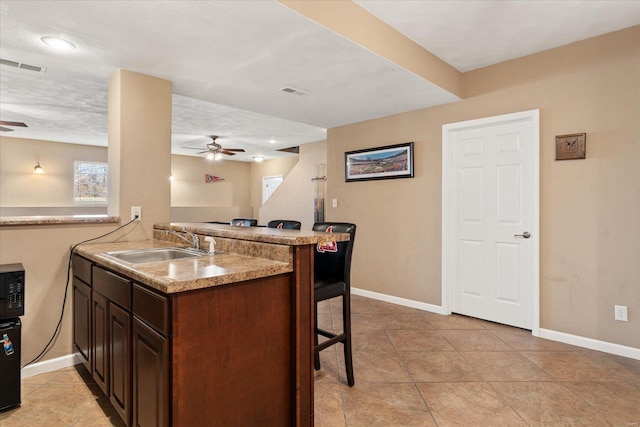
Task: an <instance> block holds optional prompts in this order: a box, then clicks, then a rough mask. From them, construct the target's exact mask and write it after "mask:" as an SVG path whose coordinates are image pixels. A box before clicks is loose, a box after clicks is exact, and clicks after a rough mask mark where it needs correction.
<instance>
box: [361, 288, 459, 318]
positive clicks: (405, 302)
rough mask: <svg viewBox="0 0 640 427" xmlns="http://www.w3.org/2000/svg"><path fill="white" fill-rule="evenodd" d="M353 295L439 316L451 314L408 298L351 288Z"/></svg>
mask: <svg viewBox="0 0 640 427" xmlns="http://www.w3.org/2000/svg"><path fill="white" fill-rule="evenodd" d="M351 293H352V294H354V295H360V296H363V297H367V298H371V299H375V300H379V301H384V302H390V303H392V304H398V305H403V306H405V307H411V308H417V309H418V310H424V311H430V312H432V313H437V314H445V315H446V314H449V313H445V311H444V309H443V308H442V307H441V306H439V305H433V304H427V303H426V302H419V301H414V300H410V299H406V298H399V297H394V296H391V295H385V294H379V293H378V292H372V291H367V290H364V289H358V288H351Z"/></svg>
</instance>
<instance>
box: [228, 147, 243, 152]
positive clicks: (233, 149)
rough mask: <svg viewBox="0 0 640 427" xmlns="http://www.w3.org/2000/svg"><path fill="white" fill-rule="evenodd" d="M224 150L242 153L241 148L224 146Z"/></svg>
mask: <svg viewBox="0 0 640 427" xmlns="http://www.w3.org/2000/svg"><path fill="white" fill-rule="evenodd" d="M225 150H226V151H236V152H238V153H244V149H243V148H225Z"/></svg>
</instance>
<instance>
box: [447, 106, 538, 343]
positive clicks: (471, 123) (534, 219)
mask: <svg viewBox="0 0 640 427" xmlns="http://www.w3.org/2000/svg"><path fill="white" fill-rule="evenodd" d="M514 121H530V122H531V124H532V126H531V132H532V134H531V139H530V140H531V145H530V147H528V153H527V154H529V155H530V156H531V158H532V164H531V169H532V177H531V178H532V179H531V188H530V189H529V191H530V194H531V196H532V198H533V200H532V201H531V212H530V215H531V234H532V236H533V237H534V238H533V239H531V241H530V244H531V245H532V248H531V259H530V261H531V274H532V275H533V277H532V278H531V283H532V288H533V289H532V292H533V295H532V296H531V297H532V298H531V301H532V307H531V313H532V314H531V315H532V316H533V318H532V319H531V325H532V330H531V333H532V335H534V336H539V335H540V110H529V111H521V112H518V113H511V114H504V115H500V116H494V117H485V118H481V119H475V120H468V121H464V122H457V123H450V124H446V125H443V126H442V309H443V311H444V312H445V313H446V314H451V298H452V292H451V283H450V282H451V276H452V273H451V271H452V270H451V269H452V268H457V267H458V266H457V265H454V264H455V262H454V260H455V257H454V252H453V251H454V250H455V243H454V239H455V236H456V235H457V234H458V230H457V226H458V223H457V221H451V220H450V218H452V214H453V213H454V212H455V210H456V209H457V208H456V206H457V200H456V195H457V194H458V192H457V189H456V188H451V186H452V182H454V181H453V180H452V176H451V174H452V173H456V171H455V170H454V169H453V166H452V165H453V163H452V161H453V159H454V156H455V155H456V153H454V150H455V149H456V147H455V146H454V144H451V143H450V139H451V135H452V134H453V133H454V132H456V131H460V130H462V129H468V128H474V127H483V126H493V125H497V124H502V123H508V122H514Z"/></svg>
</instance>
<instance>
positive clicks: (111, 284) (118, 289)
mask: <svg viewBox="0 0 640 427" xmlns="http://www.w3.org/2000/svg"><path fill="white" fill-rule="evenodd" d="M93 289H94V290H95V291H96V292H99V293H100V294H102V295H103V296H105V297H107V299H109V300H111V301H113V302H114V303H116V304H118V305H119V306H121V307H122V308H124V309H125V310H128V311H131V282H130V281H129V280H128V279H125V278H124V277H121V276H119V275H117V274H115V273H112V272H110V271H108V270H105V269H103V268H100V267H98V266H95V265H94V266H93Z"/></svg>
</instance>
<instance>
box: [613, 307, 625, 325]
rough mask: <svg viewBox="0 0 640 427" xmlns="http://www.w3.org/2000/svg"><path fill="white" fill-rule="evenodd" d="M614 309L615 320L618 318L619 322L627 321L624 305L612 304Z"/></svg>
mask: <svg viewBox="0 0 640 427" xmlns="http://www.w3.org/2000/svg"><path fill="white" fill-rule="evenodd" d="M613 308H614V310H615V315H614V318H615V319H616V320H620V321H621V322H626V321H627V306H626V305H614V306H613Z"/></svg>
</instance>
